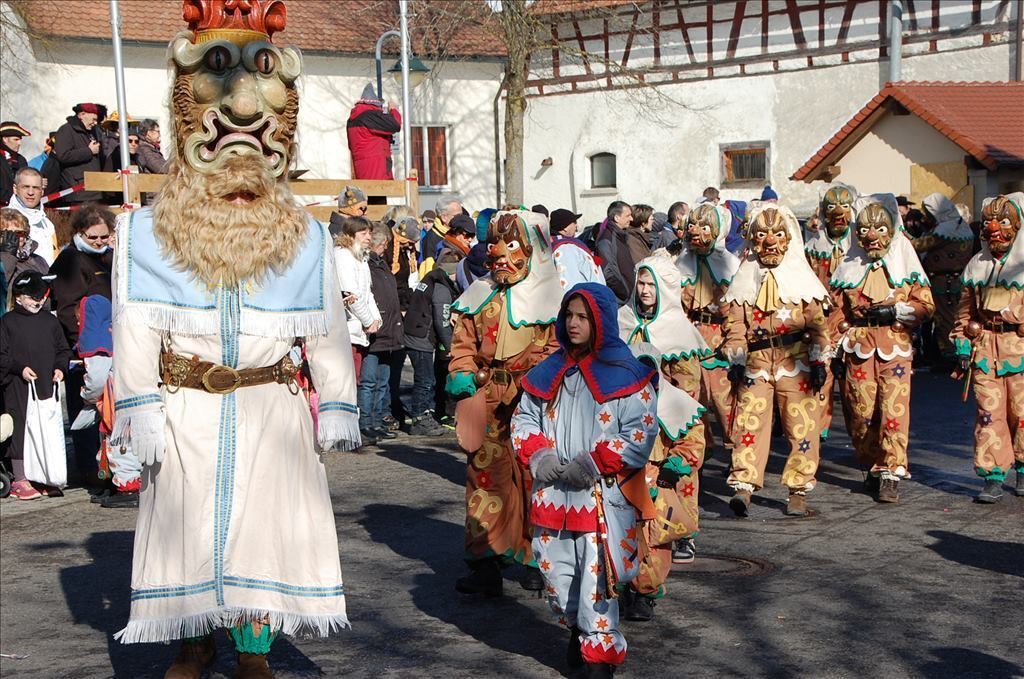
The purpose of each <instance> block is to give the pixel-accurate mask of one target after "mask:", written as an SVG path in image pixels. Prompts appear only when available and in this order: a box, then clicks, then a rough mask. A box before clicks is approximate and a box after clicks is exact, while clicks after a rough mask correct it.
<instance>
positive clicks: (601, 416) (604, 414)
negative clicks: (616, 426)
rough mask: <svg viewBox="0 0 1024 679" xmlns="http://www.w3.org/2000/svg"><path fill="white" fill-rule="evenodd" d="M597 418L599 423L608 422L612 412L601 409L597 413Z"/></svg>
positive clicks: (610, 419)
mask: <svg viewBox="0 0 1024 679" xmlns="http://www.w3.org/2000/svg"><path fill="white" fill-rule="evenodd" d="M597 419H598V420H599V421H600V422H601V424H608V423H609V422H611V421H612V414H611V413H610V412H608V411H607V410H602V411H601V412H599V413H598V414H597Z"/></svg>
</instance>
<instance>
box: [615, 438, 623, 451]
mask: <svg viewBox="0 0 1024 679" xmlns="http://www.w3.org/2000/svg"><path fill="white" fill-rule="evenodd" d="M625 445H626V443H625V441H623V440H622V439H615V440H614V441H612V448H614V449H615V452H619V451H621V450H622V449H623V447H625Z"/></svg>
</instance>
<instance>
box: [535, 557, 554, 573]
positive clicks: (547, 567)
mask: <svg viewBox="0 0 1024 679" xmlns="http://www.w3.org/2000/svg"><path fill="white" fill-rule="evenodd" d="M537 565H538V566H540V569H541V570H542V571H548V570H551V562H550V561H548V560H547V559H543V560H542V561H541V562H540V563H539V564H537Z"/></svg>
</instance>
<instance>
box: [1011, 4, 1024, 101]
mask: <svg viewBox="0 0 1024 679" xmlns="http://www.w3.org/2000/svg"><path fill="white" fill-rule="evenodd" d="M1014 33H1016V35H1015V36H1014V37H1015V40H1014V48H1013V52H1014V54H1013V79H1014V80H1016V81H1017V82H1020V80H1021V77H1022V75H1021V70H1022V60H1021V53H1020V49H1021V43H1022V42H1024V3H1021V2H1018V3H1017V30H1016V31H1014Z"/></svg>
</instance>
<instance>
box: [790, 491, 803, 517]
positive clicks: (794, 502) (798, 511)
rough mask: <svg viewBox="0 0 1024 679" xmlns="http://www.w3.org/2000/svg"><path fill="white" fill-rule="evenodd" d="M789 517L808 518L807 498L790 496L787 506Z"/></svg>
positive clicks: (793, 494) (794, 494)
mask: <svg viewBox="0 0 1024 679" xmlns="http://www.w3.org/2000/svg"><path fill="white" fill-rule="evenodd" d="M786 515H787V516H807V496H806V495H797V494H796V493H790V494H789V504H788V505H786Z"/></svg>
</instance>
